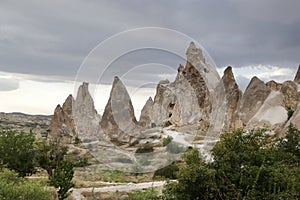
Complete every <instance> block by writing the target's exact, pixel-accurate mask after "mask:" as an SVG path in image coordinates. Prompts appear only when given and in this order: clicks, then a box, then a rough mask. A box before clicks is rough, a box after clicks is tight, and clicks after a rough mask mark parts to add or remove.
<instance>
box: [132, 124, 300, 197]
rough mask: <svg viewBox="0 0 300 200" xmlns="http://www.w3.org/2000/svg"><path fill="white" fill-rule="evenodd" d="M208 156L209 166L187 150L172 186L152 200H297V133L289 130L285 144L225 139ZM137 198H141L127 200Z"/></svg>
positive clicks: (265, 138) (262, 135)
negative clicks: (209, 158) (210, 160)
mask: <svg viewBox="0 0 300 200" xmlns="http://www.w3.org/2000/svg"><path fill="white" fill-rule="evenodd" d="M211 153H212V156H213V161H212V162H209V163H207V162H205V161H204V159H203V158H202V157H201V155H199V151H198V150H197V149H190V150H188V151H187V152H186V153H185V154H184V155H183V160H184V162H183V163H182V164H179V165H178V167H179V171H178V172H177V173H176V176H177V181H176V182H170V183H169V184H167V186H166V187H165V188H164V191H163V194H162V195H156V196H155V197H153V196H152V197H151V199H174V200H181V199H182V200H189V199H220V200H224V199H226V200H227V199H228V200H229V199H247V200H248V199H249V200H250V199H253V200H254V199H299V198H300V132H299V131H298V130H297V129H296V128H295V127H294V126H292V125H290V126H289V129H288V131H287V133H286V136H285V137H284V138H272V137H271V136H269V135H268V134H267V131H266V130H263V129H261V130H256V131H249V132H248V131H244V130H242V129H238V130H235V131H233V132H231V133H224V134H222V135H221V136H220V141H219V142H217V143H216V145H215V146H214V148H213V149H212V151H211ZM148 192H151V191H148ZM146 193H147V192H146ZM139 195H140V196H141V195H146V194H139V193H136V194H135V195H131V196H130V199H138V196H139Z"/></svg>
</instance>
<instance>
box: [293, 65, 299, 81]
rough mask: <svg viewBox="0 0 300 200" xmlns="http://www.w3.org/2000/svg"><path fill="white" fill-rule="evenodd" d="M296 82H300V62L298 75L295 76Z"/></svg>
mask: <svg viewBox="0 0 300 200" xmlns="http://www.w3.org/2000/svg"><path fill="white" fill-rule="evenodd" d="M294 82H296V83H298V84H300V64H299V67H298V70H297V73H296V76H295V78H294Z"/></svg>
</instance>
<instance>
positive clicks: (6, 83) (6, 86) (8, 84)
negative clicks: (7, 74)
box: [0, 78, 19, 91]
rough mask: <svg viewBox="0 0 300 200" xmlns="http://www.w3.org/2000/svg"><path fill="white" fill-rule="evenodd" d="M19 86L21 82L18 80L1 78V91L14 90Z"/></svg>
mask: <svg viewBox="0 0 300 200" xmlns="http://www.w3.org/2000/svg"><path fill="white" fill-rule="evenodd" d="M18 88H19V82H18V81H17V80H11V79H7V78H0V91H12V90H16V89H18Z"/></svg>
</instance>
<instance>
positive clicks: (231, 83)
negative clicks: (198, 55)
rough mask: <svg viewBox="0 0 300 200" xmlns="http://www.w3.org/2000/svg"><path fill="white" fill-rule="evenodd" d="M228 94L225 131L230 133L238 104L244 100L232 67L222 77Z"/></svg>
mask: <svg viewBox="0 0 300 200" xmlns="http://www.w3.org/2000/svg"><path fill="white" fill-rule="evenodd" d="M222 81H223V84H224V89H225V94H226V104H227V105H226V119H225V127H224V128H225V129H224V130H225V131H228V130H229V129H230V127H231V123H232V120H233V116H234V114H235V112H236V110H237V108H238V104H239V102H240V100H241V98H242V91H241V90H240V89H239V86H238V85H237V83H236V81H235V79H234V75H233V73H232V67H230V66H229V67H227V68H226V69H225V71H224V75H223V77H222Z"/></svg>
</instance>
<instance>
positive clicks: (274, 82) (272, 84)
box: [266, 80, 282, 91]
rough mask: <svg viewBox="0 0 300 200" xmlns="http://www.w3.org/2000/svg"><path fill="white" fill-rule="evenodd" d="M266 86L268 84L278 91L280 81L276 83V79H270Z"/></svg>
mask: <svg viewBox="0 0 300 200" xmlns="http://www.w3.org/2000/svg"><path fill="white" fill-rule="evenodd" d="M266 86H268V87H269V88H271V89H272V90H275V91H279V90H280V89H281V86H282V84H281V83H277V82H276V81H273V80H271V81H268V82H267V83H266Z"/></svg>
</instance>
